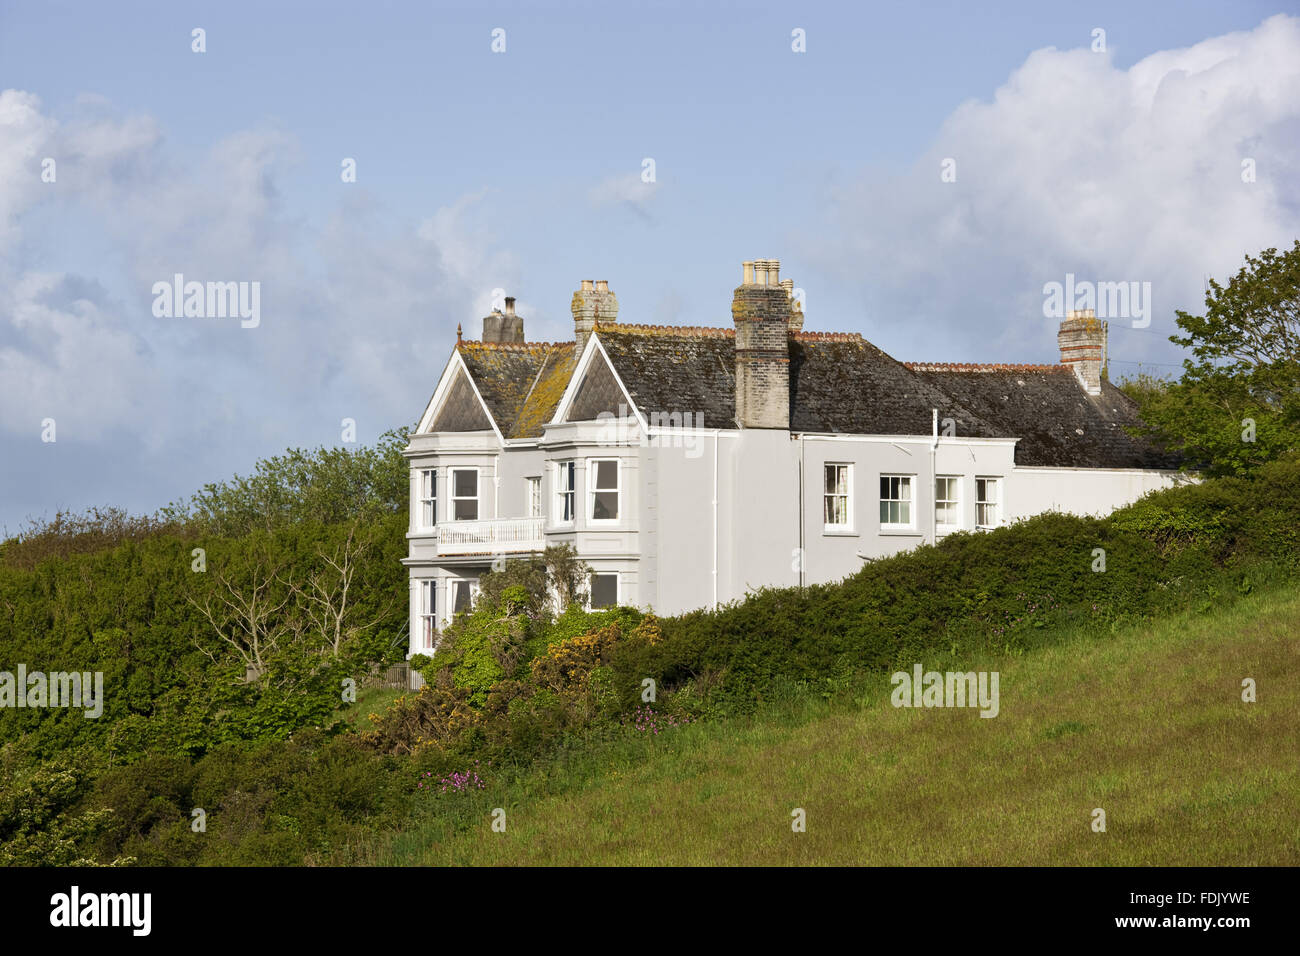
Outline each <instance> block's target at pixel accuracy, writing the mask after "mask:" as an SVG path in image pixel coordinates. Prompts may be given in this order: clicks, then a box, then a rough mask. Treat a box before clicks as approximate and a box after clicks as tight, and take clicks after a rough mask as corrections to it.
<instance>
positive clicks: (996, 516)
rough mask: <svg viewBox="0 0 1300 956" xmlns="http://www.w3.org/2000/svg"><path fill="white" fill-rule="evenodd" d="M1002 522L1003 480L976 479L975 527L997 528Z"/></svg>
mask: <svg viewBox="0 0 1300 956" xmlns="http://www.w3.org/2000/svg"><path fill="white" fill-rule="evenodd" d="M1001 521H1002V480H1001V479H1000V478H976V479H975V526H976V527H978V528H996V527H998V525H999V524H1000V523H1001Z"/></svg>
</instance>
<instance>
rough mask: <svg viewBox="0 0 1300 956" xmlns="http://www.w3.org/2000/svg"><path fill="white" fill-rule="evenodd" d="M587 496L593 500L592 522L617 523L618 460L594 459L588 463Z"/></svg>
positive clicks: (589, 513) (590, 515)
mask: <svg viewBox="0 0 1300 956" xmlns="http://www.w3.org/2000/svg"><path fill="white" fill-rule="evenodd" d="M587 489H588V490H587V494H588V497H589V498H590V499H591V507H590V509H589V510H588V512H587V514H588V517H589V518H590V519H591V520H592V521H617V520H618V515H619V467H618V459H617V458H593V459H591V460H590V461H588V462H587Z"/></svg>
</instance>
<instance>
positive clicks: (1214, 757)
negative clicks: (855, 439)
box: [349, 592, 1300, 865]
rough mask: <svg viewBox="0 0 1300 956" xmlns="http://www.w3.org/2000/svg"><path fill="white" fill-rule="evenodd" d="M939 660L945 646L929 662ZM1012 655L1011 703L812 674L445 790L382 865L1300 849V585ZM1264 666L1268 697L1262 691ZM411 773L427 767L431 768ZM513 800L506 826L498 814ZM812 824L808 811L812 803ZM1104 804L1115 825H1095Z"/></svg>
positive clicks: (1288, 856) (1050, 859) (1107, 856)
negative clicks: (895, 694)
mask: <svg viewBox="0 0 1300 956" xmlns="http://www.w3.org/2000/svg"><path fill="white" fill-rule="evenodd" d="M921 663H924V664H926V666H927V669H928V668H930V667H931V666H937V667H938V668H939V669H947V665H944V664H941V663H940V662H933V665H932V662H928V661H923V662H921ZM963 669H985V670H997V671H999V673H1000V675H1001V680H1000V698H1001V700H1000V714H999V715H998V716H997V717H996V718H993V719H982V718H980V716H979V713H978V711H977V710H974V709H966V710H960V709H951V710H944V709H896V708H894V707H892V706H891V705H890V702H889V691H890V687H889V685H888V682H887V680H886V679H885V678H881V679H879V680H877V681H876V682H874V683H872V684H869V685H867V686H865V687H864V688H862V689H861V690H860V691H859V692H858V693H856V694H855V695H854V696H855V699H853V700H844V701H836V702H827V701H822V700H818V699H810V698H808V697H807V696H806V695H792V697H791V698H790V699H788V700H786V701H785V702H783V703H780V704H775V705H772V706H770V707H768V708H767V709H766V710H765V711H764V712H762V713H761V714H759V715H757V716H756V717H754V718H750V719H744V720H729V721H720V722H716V723H710V724H705V723H697V724H692V725H689V726H686V727H682V728H675V729H672V730H669V731H666V732H664V733H662V734H661V735H659V736H658V737H657V738H652V739H644V738H643V737H640V736H637V735H635V734H634V732H632V731H630V730H629V731H628V732H627V735H626V736H625V737H624V738H621V739H617V740H612V741H605V742H601V743H593V744H588V745H585V746H580V747H577V748H575V749H574V750H573V751H572V752H570V753H569V754H568V755H567V756H566V757H563V758H560V759H558V760H556V761H555V762H554V763H553V764H548V765H547V766H545V767H543V768H538V769H534V770H531V771H528V772H525V773H523V774H521V775H518V776H514V777H511V778H508V779H498V778H497V776H496V775H494V774H493V772H492V771H490V770H487V771H485V773H484V776H485V778H486V779H487V781H488V789H487V790H485V791H481V792H476V793H471V794H446V795H441V796H432V795H431V796H430V797H429V799H428V803H427V811H424V812H423V813H422V814H421V815H420V816H419V818H418V819H417V820H416V821H415V822H414V823H413V825H412V826H410V827H409V828H407V829H406V830H405V831H404V832H402V833H399V834H395V835H390V836H388V837H385V838H384V840H383V842H381V843H379V844H376V845H374V846H368V847H362V848H356V847H354V848H352V849H351V852H350V854H349V856H350V857H351V859H352V862H368V863H379V864H504V865H515V864H527V865H536V864H543V865H545V864H598V865H599V864H648V865H664V864H688V865H693V864H742V865H744V864H778V865H779V864H876V865H899V864H903V865H908V864H940V865H942V864H1007V865H1021V864H1082V865H1110V864H1128V865H1162V864H1163V865H1227V864H1234V865H1250V864H1272V865H1277V864H1290V865H1295V864H1297V863H1300V679H1298V678H1297V671H1300V595H1296V594H1294V593H1282V592H1269V593H1263V594H1257V595H1254V596H1251V597H1249V598H1245V599H1241V600H1239V601H1238V602H1237V603H1235V604H1233V605H1231V606H1229V607H1226V608H1221V609H1218V610H1214V611H1211V612H1208V613H1202V614H1194V615H1193V614H1188V615H1184V616H1181V617H1178V618H1174V619H1170V620H1168V621H1166V622H1163V623H1161V624H1160V625H1159V626H1156V627H1153V628H1149V629H1141V630H1130V631H1124V632H1121V633H1119V634H1116V635H1114V636H1110V637H1106V638H1104V639H1098V638H1093V639H1083V638H1078V637H1076V638H1068V639H1065V640H1063V641H1062V642H1060V643H1058V644H1056V645H1055V646H1051V647H1048V648H1044V649H1042V650H1038V651H1035V652H1032V653H1030V654H1027V655H1025V656H1023V657H1019V658H996V659H994V658H990V659H987V660H983V661H973V662H967V666H966V667H965V668H963ZM1246 677H1250V678H1253V679H1254V680H1255V682H1256V684H1257V688H1258V700H1257V702H1255V703H1244V702H1243V701H1242V680H1243V678H1246ZM412 785H414V784H412ZM495 807H501V808H503V809H504V810H505V819H506V830H505V832H504V833H499V832H493V830H492V828H491V814H492V810H493V808H495ZM795 808H802V809H803V810H804V811H805V812H806V820H807V830H806V832H803V833H795V832H792V829H791V820H792V817H791V812H792V811H793V810H794V809H795ZM1094 808H1102V809H1104V810H1105V812H1106V831H1105V832H1104V833H1098V832H1094V831H1093V829H1092V819H1093V816H1092V814H1093V810H1094Z"/></svg>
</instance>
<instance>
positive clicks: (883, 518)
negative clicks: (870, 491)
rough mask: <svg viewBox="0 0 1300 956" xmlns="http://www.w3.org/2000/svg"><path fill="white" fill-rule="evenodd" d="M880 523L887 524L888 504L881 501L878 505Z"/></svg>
mask: <svg viewBox="0 0 1300 956" xmlns="http://www.w3.org/2000/svg"><path fill="white" fill-rule="evenodd" d="M880 523H881V524H889V502H888V501H882V502H881V503H880Z"/></svg>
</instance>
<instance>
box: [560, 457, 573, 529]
mask: <svg viewBox="0 0 1300 956" xmlns="http://www.w3.org/2000/svg"><path fill="white" fill-rule="evenodd" d="M577 477H578V469H577V465H576V463H574V462H573V461H557V462H556V463H555V523H556V524H573V516H574V513H575V506H576V504H577V502H576V500H575V498H574V495H575V493H576V489H577Z"/></svg>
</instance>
